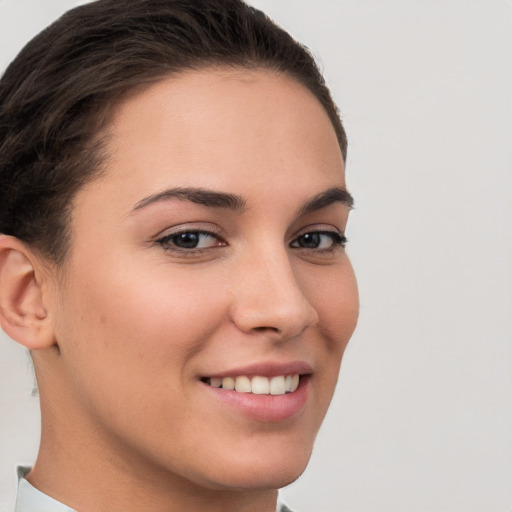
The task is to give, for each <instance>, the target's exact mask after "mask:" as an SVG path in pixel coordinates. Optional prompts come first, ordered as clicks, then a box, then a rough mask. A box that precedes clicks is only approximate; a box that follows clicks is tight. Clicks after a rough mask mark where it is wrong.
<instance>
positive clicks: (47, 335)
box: [0, 235, 55, 350]
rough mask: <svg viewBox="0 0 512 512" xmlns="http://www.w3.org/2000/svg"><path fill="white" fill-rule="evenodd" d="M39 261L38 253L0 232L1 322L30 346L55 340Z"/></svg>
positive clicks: (16, 339)
mask: <svg viewBox="0 0 512 512" xmlns="http://www.w3.org/2000/svg"><path fill="white" fill-rule="evenodd" d="M38 263H40V260H39V259H38V257H37V256H36V255H35V254H34V253H33V252H32V251H31V250H30V249H28V248H27V247H26V246H25V245H24V244H23V243H22V242H21V241H20V240H19V239H17V238H15V237H12V236H7V235H0V325H1V326H2V329H3V330H4V331H5V332H6V333H7V334H8V335H9V336H10V337H11V338H12V339H13V340H15V341H17V342H18V343H21V344H22V345H24V346H25V347H27V348H28V349H30V350H38V349H43V348H48V347H50V346H52V345H54V344H55V342H54V335H53V325H52V322H51V318H50V315H49V314H48V311H47V310H46V309H45V307H44V302H43V293H42V287H41V279H42V274H43V273H42V271H40V272H39V271H38V268H40V267H41V265H38Z"/></svg>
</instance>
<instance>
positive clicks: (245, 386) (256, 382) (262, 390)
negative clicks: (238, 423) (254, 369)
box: [206, 374, 299, 395]
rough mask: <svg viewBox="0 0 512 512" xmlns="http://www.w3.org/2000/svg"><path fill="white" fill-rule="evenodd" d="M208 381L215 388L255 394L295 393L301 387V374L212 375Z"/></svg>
mask: <svg viewBox="0 0 512 512" xmlns="http://www.w3.org/2000/svg"><path fill="white" fill-rule="evenodd" d="M206 382H208V383H209V384H210V386H212V387H214V388H223V389H229V390H235V391H238V392H239V393H252V394H254V395H284V394H285V393H293V392H294V391H296V390H297V388H298V387H299V375H298V374H294V375H278V376H276V377H271V378H268V377H262V376H260V375H256V376H255V377H252V379H250V378H249V377H246V376H245V375H240V376H239V377H223V378H220V377H211V378H210V379H208V380H207V381H206Z"/></svg>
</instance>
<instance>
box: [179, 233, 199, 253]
mask: <svg viewBox="0 0 512 512" xmlns="http://www.w3.org/2000/svg"><path fill="white" fill-rule="evenodd" d="M174 243H175V244H176V245H177V246H178V247H182V248H183V249H194V248H195V247H197V244H198V243H199V233H195V232H191V233H181V234H179V235H177V236H176V237H175V238H174Z"/></svg>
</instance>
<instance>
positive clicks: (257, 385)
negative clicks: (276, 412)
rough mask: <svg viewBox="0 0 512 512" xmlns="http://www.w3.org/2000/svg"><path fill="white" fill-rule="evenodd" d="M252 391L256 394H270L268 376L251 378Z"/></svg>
mask: <svg viewBox="0 0 512 512" xmlns="http://www.w3.org/2000/svg"><path fill="white" fill-rule="evenodd" d="M251 388H252V392H253V393H254V394H255V395H268V394H269V383H268V379H267V378H266V377H253V378H252V380H251Z"/></svg>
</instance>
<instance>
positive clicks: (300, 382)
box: [53, 69, 358, 490]
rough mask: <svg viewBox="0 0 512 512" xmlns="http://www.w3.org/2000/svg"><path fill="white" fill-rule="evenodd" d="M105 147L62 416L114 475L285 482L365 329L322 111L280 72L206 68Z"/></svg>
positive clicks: (152, 97)
mask: <svg viewBox="0 0 512 512" xmlns="http://www.w3.org/2000/svg"><path fill="white" fill-rule="evenodd" d="M108 131H109V138H108V154H109V157H108V159H107V162H106V172H105V174H104V175H103V176H102V177H100V178H98V179H96V180H95V181H93V182H91V183H90V184H88V185H87V186H86V187H85V188H84V189H83V190H82V191H80V192H79V193H78V195H77V197H76V200H75V203H74V211H73V219H72V223H71V231H72V249H71V252H70V254H69V257H68V260H67V262H66V264H65V266H64V268H63V270H62V274H61V275H60V276H59V279H58V284H56V285H55V287H54V288H55V291H54V293H55V298H56V300H55V301H54V304H55V307H54V315H53V316H54V323H55V337H56V340H57V343H58V345H59V349H60V356H59V360H58V364H57V367H56V368H55V369H54V371H55V372H56V374H58V375H59V376H60V378H61V380H62V382H65V386H61V388H64V389H65V390H64V391H62V390H61V391H60V392H61V393H65V394H66V399H65V400H67V404H68V405H67V412H66V414H67V417H72V418H73V422H74V428H75V430H76V431H77V432H81V435H82V437H85V438H87V439H88V442H89V445H90V446H96V445H98V443H101V442H102V441H100V439H101V440H107V441H108V442H107V443H105V448H104V449H105V450H107V451H108V452H109V453H108V454H105V453H102V456H103V457H106V458H109V460H115V461H116V464H118V465H119V464H121V463H122V462H123V461H124V462H126V463H127V464H128V463H130V464H133V463H136V464H137V466H138V467H141V466H143V467H144V468H146V471H147V472H151V471H154V472H155V473H156V472H157V471H158V472H160V473H161V472H162V471H163V472H164V473H166V474H167V475H168V476H169V478H171V477H176V478H181V479H184V480H185V481H187V482H192V483H193V484H194V485H199V486H202V487H204V488H209V489H225V490H226V489H241V488H244V489H250V488H252V489H254V488H277V487H280V486H283V485H285V484H287V483H289V482H291V481H292V480H294V479H295V478H296V477H297V476H299V475H300V473H301V472H302V471H303V470H304V468H305V466H306V464H307V461H308V459H309V456H310V453H311V449H312V445H313V441H314V438H315V435H316V433H317V430H318V428H319V426H320V423H321V421H322V419H323V417H324V415H325V413H326V410H327V407H328V405H329V402H330V400H331V397H332V394H333V391H334V387H335V384H336V381H337V377H338V370H339V366H340V362H341V358H342V354H343V351H344V349H345V346H346V344H347V342H348V340H349V338H350V336H351V334H352V332H353V330H354V327H355V324H356V319H357V313H358V300H357V289H356V283H355V279H354V275H353V271H352V268H351V265H350V263H349V260H348V257H347V255H346V253H345V250H344V232H345V229H346V224H347V219H348V214H349V209H350V208H349V195H348V194H347V193H346V191H345V181H344V168H343V161H342V157H341V154H340V150H339V147H338V143H337V140H336V136H335V133H334V130H333V128H332V126H331V123H330V121H329V119H328V117H327V114H326V113H325V112H324V110H323V108H322V107H321V105H320V104H319V103H318V101H317V100H316V99H315V98H314V96H312V94H311V93H310V92H309V91H307V90H306V89H305V88H303V87H302V86H301V85H299V84H297V83H296V82H295V81H293V80H291V79H289V78H287V77H284V76H282V75H277V74H274V73H271V72H267V71H262V70H260V71H258V70H253V71H247V70H243V71H234V70H222V69H217V70H211V69H209V70H202V71H190V72H187V73H184V74H182V75H180V76H178V77H173V78H170V79H167V80H165V81H161V82H159V83H158V84H155V85H152V86H151V87H150V88H148V89H146V90H144V91H143V92H139V93H137V94H136V95H133V96H131V97H130V98H128V99H127V100H125V101H124V102H123V103H122V104H121V105H120V106H119V107H118V108H117V110H116V111H115V114H114V116H113V120H112V122H111V124H110V125H109V128H108ZM219 386H220V387H219ZM233 386H235V389H233Z"/></svg>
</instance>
